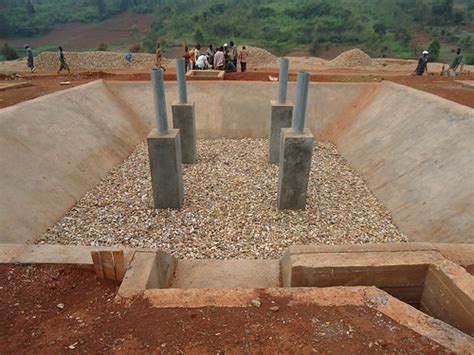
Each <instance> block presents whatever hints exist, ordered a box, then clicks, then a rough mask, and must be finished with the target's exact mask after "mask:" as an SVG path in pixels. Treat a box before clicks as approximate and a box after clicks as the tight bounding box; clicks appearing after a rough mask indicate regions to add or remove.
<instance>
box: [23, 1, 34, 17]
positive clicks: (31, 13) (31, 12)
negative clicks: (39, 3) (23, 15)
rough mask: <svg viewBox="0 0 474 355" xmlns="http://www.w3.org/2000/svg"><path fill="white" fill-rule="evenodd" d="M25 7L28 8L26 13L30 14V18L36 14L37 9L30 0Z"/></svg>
mask: <svg viewBox="0 0 474 355" xmlns="http://www.w3.org/2000/svg"><path fill="white" fill-rule="evenodd" d="M25 7H26V12H27V13H28V16H33V15H34V14H35V8H34V7H33V4H32V3H31V1H30V0H26V1H25Z"/></svg>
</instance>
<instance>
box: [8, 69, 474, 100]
mask: <svg viewBox="0 0 474 355" xmlns="http://www.w3.org/2000/svg"><path fill="white" fill-rule="evenodd" d="M23 75H24V80H28V81H30V82H31V83H32V86H29V87H25V88H17V89H9V90H6V91H1V92H0V108H3V107H7V106H11V105H15V104H17V103H19V102H22V101H27V100H31V99H33V98H35V97H38V96H42V95H45V94H49V93H51V92H54V91H59V90H64V89H67V88H70V87H72V86H77V85H80V84H83V83H86V82H89V81H93V80H97V79H100V78H103V79H108V80H122V81H142V80H146V81H148V80H150V74H149V73H148V72H145V71H143V70H142V71H132V70H113V71H107V72H105V71H81V72H76V73H73V74H71V75H60V76H57V75H56V74H53V73H35V74H30V73H28V74H26V73H24V74H23ZM270 77H273V78H276V77H278V72H277V71H276V70H259V71H256V70H250V71H248V72H245V73H241V72H238V73H228V74H226V76H225V78H224V80H229V81H268V82H270V81H272V80H271V78H270ZM5 79H8V78H7V77H2V76H1V75H0V83H2V82H3V80H5ZM462 79H463V80H474V74H470V75H465V76H463V77H462ZM165 80H167V81H170V80H176V75H175V73H174V72H172V71H167V72H166V73H165ZM189 80H199V79H196V78H191V79H189ZM289 80H290V81H295V80H296V73H291V74H290V78H289ZM381 80H390V81H393V82H396V83H399V84H402V85H406V86H410V87H413V88H415V89H418V90H422V91H426V92H430V93H432V94H435V95H438V96H441V97H444V98H446V99H448V100H451V101H454V102H458V103H460V104H463V105H466V106H469V107H474V89H472V88H467V87H463V86H462V85H461V84H459V83H457V82H456V81H455V79H454V78H450V77H440V76H437V75H429V76H423V77H417V76H412V75H406V74H405V75H393V74H392V75H390V76H385V75H384V73H383V72H380V73H378V74H377V73H368V72H367V73H365V74H364V73H362V74H361V73H359V72H358V71H356V72H354V71H351V70H339V71H338V72H331V73H313V74H312V75H311V81H312V82H374V81H381ZM62 81H71V85H66V86H62V85H60V82H62ZM8 82H10V81H8Z"/></svg>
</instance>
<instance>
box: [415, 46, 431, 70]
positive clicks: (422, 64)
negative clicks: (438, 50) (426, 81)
mask: <svg viewBox="0 0 474 355" xmlns="http://www.w3.org/2000/svg"><path fill="white" fill-rule="evenodd" d="M428 54H430V53H429V52H428V51H423V53H422V54H421V57H420V59H418V66H417V67H416V69H415V72H416V75H420V76H421V75H423V74H424V73H425V72H426V73H428Z"/></svg>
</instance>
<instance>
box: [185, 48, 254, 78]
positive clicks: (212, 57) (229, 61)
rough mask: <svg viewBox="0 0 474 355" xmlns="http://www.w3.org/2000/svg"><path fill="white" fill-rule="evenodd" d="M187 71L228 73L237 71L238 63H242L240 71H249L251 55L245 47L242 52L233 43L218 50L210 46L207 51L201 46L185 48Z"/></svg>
mask: <svg viewBox="0 0 474 355" xmlns="http://www.w3.org/2000/svg"><path fill="white" fill-rule="evenodd" d="M183 57H184V63H185V70H186V71H188V70H191V69H194V70H207V69H215V70H224V71H225V72H227V73H233V72H236V71H237V63H238V62H240V71H242V72H245V71H247V62H248V59H249V57H250V54H249V52H248V50H247V49H246V47H245V46H243V47H242V49H241V50H240V52H239V51H238V50H237V46H236V45H235V44H234V42H233V41H230V42H229V45H227V43H226V44H224V45H223V46H220V47H218V48H214V46H213V45H212V44H210V45H209V47H208V48H207V51H206V52H204V51H203V50H201V45H200V44H197V45H196V46H195V47H194V48H191V49H189V48H188V47H184V55H183Z"/></svg>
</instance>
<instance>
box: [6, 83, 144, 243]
mask: <svg viewBox="0 0 474 355" xmlns="http://www.w3.org/2000/svg"><path fill="white" fill-rule="evenodd" d="M148 129H149V128H148V125H147V124H146V122H143V121H142V120H140V119H139V118H137V117H136V116H135V115H134V114H133V113H132V112H131V111H129V110H128V109H126V108H125V107H124V106H122V105H121V104H120V102H118V101H117V100H116V98H115V97H114V96H113V95H111V94H110V93H109V92H108V91H107V90H106V88H105V85H104V83H103V82H102V81H98V82H93V83H90V84H86V85H83V86H79V87H76V88H72V89H69V90H66V91H61V92H57V93H54V94H51V95H46V96H42V97H39V98H37V99H34V100H31V101H26V102H23V103H21V104H18V105H15V106H12V107H8V108H5V109H2V110H0V152H1V153H0V196H1V198H0V241H1V242H4V243H8V242H10V243H23V242H27V241H32V240H34V239H35V238H36V237H38V236H39V235H40V234H41V233H42V232H44V231H45V230H46V229H47V228H48V227H50V226H51V225H53V224H54V223H55V222H56V221H57V220H58V219H59V218H60V217H61V216H62V215H63V214H64V213H65V212H66V211H68V210H69V209H70V208H71V207H72V206H73V205H74V204H75V202H76V200H77V199H79V198H80V197H81V196H82V195H83V194H84V193H85V192H86V191H87V190H89V189H90V188H92V187H93V186H95V185H96V184H97V183H98V182H99V180H100V178H102V177H103V176H104V175H106V174H107V172H108V171H109V170H110V169H111V168H112V167H114V166H115V165H116V164H117V163H119V162H120V161H121V160H123V159H124V158H125V157H126V156H127V155H128V154H129V153H130V152H131V151H132V150H133V149H134V147H135V146H136V144H137V143H139V142H140V141H141V140H142V139H143V137H144V136H145V135H146V134H147V133H148Z"/></svg>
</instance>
